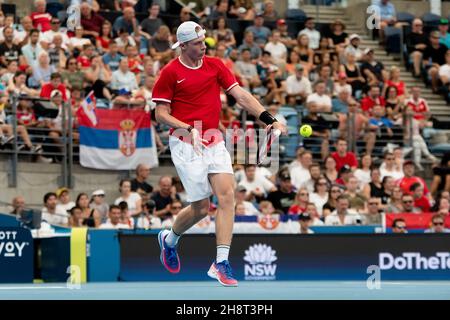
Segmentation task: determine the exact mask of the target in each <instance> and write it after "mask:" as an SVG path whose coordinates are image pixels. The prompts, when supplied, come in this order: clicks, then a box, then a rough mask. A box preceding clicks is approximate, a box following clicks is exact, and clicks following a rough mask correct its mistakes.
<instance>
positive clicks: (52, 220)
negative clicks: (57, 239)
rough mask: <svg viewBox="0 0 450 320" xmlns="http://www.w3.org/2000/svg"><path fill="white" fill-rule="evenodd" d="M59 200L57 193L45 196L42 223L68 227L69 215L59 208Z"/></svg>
mask: <svg viewBox="0 0 450 320" xmlns="http://www.w3.org/2000/svg"><path fill="white" fill-rule="evenodd" d="M57 204H58V200H57V196H56V193H54V192H49V193H46V194H45V195H44V207H43V208H42V210H41V211H42V221H45V222H47V223H49V224H56V225H62V226H67V224H68V222H69V220H68V214H67V211H65V210H64V209H62V208H58V207H57Z"/></svg>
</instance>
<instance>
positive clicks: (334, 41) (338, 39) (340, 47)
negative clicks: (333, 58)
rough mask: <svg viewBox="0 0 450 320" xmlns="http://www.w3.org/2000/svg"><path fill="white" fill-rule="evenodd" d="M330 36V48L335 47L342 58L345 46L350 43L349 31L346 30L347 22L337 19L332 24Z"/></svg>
mask: <svg viewBox="0 0 450 320" xmlns="http://www.w3.org/2000/svg"><path fill="white" fill-rule="evenodd" d="M330 30H331V33H330V37H329V38H328V43H329V46H330V48H334V49H335V50H336V53H337V54H338V55H339V57H341V58H342V53H343V52H344V50H345V47H346V46H348V45H349V44H350V41H349V38H348V33H347V32H345V24H344V23H343V22H342V20H341V19H336V20H334V22H333V23H332V24H331V25H330Z"/></svg>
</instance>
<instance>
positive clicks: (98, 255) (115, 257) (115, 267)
mask: <svg viewBox="0 0 450 320" xmlns="http://www.w3.org/2000/svg"><path fill="white" fill-rule="evenodd" d="M88 248H89V249H88V258H87V260H88V261H87V262H88V281H93V282H94V281H117V280H118V278H119V272H120V247H119V236H118V232H117V231H116V230H89V232H88Z"/></svg>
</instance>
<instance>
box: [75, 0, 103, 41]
mask: <svg viewBox="0 0 450 320" xmlns="http://www.w3.org/2000/svg"><path fill="white" fill-rule="evenodd" d="M80 14H81V25H82V26H83V28H84V33H83V35H84V36H90V37H93V38H97V37H98V36H100V33H101V31H102V25H103V22H104V21H105V18H103V17H102V16H101V15H99V14H97V13H95V12H94V11H93V10H92V8H91V5H90V4H89V3H88V2H82V3H81V4H80Z"/></svg>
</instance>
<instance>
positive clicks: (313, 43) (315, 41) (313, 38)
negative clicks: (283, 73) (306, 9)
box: [298, 17, 320, 50]
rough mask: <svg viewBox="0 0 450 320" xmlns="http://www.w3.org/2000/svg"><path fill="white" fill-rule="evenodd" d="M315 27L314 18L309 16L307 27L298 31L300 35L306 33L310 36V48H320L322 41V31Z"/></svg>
mask: <svg viewBox="0 0 450 320" xmlns="http://www.w3.org/2000/svg"><path fill="white" fill-rule="evenodd" d="M314 28H315V23H314V18H311V17H309V18H307V19H306V22H305V29H303V30H301V31H300V32H299V33H298V36H300V35H302V34H306V35H307V36H308V38H309V48H310V49H313V50H315V49H318V48H319V43H320V32H319V31H317V30H316V29H314Z"/></svg>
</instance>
